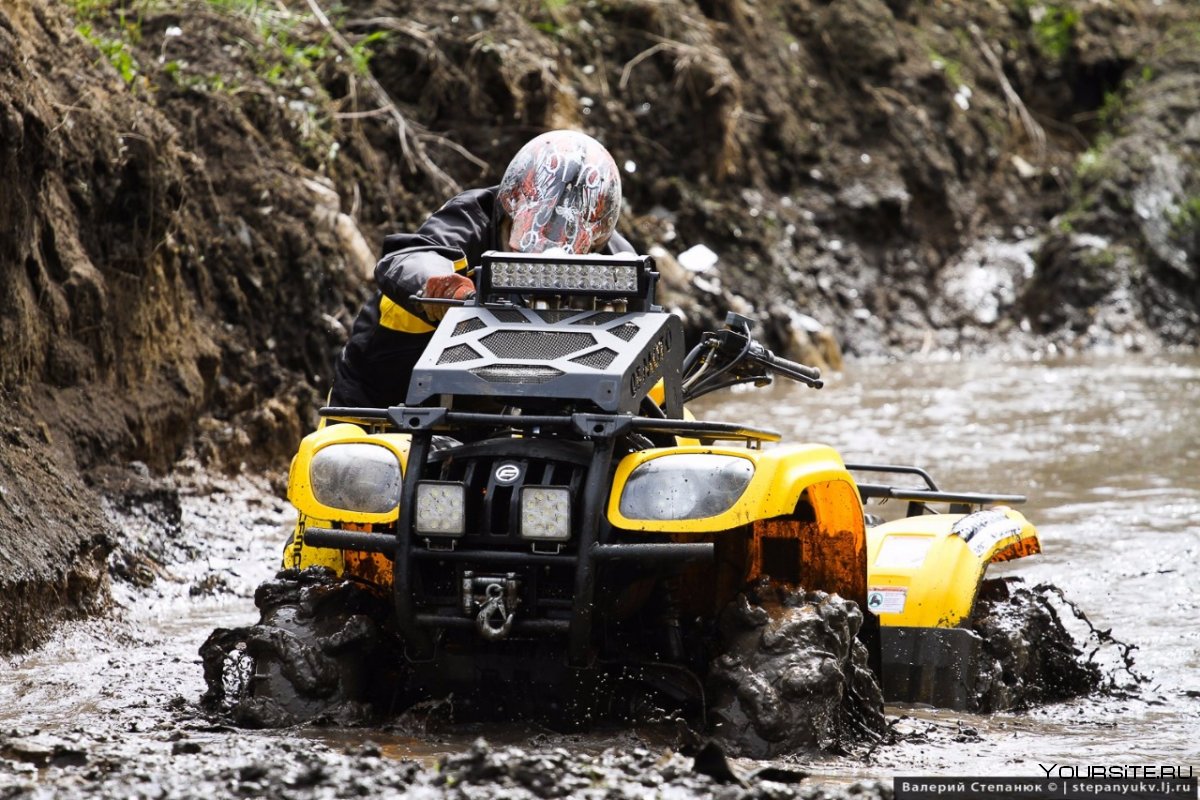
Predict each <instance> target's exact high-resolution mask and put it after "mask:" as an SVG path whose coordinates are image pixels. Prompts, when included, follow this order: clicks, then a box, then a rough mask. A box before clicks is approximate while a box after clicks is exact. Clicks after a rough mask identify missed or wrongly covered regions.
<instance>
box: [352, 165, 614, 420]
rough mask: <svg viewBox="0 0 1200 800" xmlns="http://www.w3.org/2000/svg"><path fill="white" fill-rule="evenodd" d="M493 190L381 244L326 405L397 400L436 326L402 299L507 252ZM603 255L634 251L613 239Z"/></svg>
mask: <svg viewBox="0 0 1200 800" xmlns="http://www.w3.org/2000/svg"><path fill="white" fill-rule="evenodd" d="M498 189H499V187H497V186H493V187H491V188H488V189H471V190H469V191H466V192H463V193H462V194H460V195H458V196H457V197H455V198H453V199H452V200H450V201H449V202H448V203H446V204H445V205H444V206H442V207H441V209H439V210H438V211H437V212H436V213H434V214H433V216H431V217H430V218H429V219H427V220H426V221H425V224H423V225H422V226H421V227H420V228H418V229H417V231H416V233H396V234H392V235H391V236H388V237H386V238H384V240H383V257H382V258H381V259H380V260H379V264H378V265H376V267H375V284H376V286H377V287H378V288H377V290H376V292H375V294H374V296H373V297H372V298H371V299H370V300H368V301H367V302H366V303H365V304H364V305H363V307H362V310H360V311H359V312H358V318H357V319H355V320H354V329H353V330H352V331H351V333H350V341H348V342H347V343H346V346H345V347H344V348H343V349H342V353H341V356H339V357H338V360H337V364H336V365H335V375H334V382H333V391H332V393H331V394H330V400H329V403H330V405H334V406H359V407H368V408H386V407H387V406H393V405H398V404H400V403H403V402H404V398H405V396H406V395H407V394H408V383H409V380H410V379H411V378H412V370H413V366H414V365H415V364H416V363H417V359H418V358H420V356H421V353H422V352H423V351H424V350H425V346H426V345H427V344H428V343H429V340H430V339H431V338H432V336H433V329H434V327H435V324H436V323H434V322H433V321H432V320H430V319H429V318H428V317H426V316H425V311H424V307H423V306H422V305H421V304H420V303H414V302H413V301H411V300H409V297H410V296H411V295H414V294H417V293H418V292H420V291H421V290H422V289H424V288H425V282H426V281H427V280H428V279H429V278H431V277H434V276H436V275H445V274H449V272H450V271H451V267H450V263H453V265H454V266H453V269H454V270H455V271H463V270H465V269H467V268H468V267H470V266H476V265H478V264H479V262H480V260H481V256H482V255H483V254H484V253H485V252H487V251H488V250H507V249H508V247H507V243H504V242H501V241H500V240H499V239H500V221H501V219H503V212H502V211H501V210H500V209H499V207H498V206H497V203H496V194H497V191H498ZM604 249H605V252H608V253H621V252H625V253H628V252H633V247H632V245H630V244H629V242H628V241H626V240H625V238H624V237H622V236H621V235H620V234H618V233H615V232H614V233H613V235H612V237H611V238H610V239H609V240H608V243H607V244H606V245H605V248H604Z"/></svg>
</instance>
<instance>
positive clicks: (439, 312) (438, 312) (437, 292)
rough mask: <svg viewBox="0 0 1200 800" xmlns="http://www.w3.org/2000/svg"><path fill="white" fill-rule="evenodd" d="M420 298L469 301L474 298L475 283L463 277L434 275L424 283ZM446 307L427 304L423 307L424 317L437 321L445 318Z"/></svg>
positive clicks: (457, 275)
mask: <svg viewBox="0 0 1200 800" xmlns="http://www.w3.org/2000/svg"><path fill="white" fill-rule="evenodd" d="M421 296H422V297H429V298H437V299H444V300H470V299H471V298H472V297H474V296H475V282H474V281H472V280H471V279H470V278H468V277H467V276H465V275H459V274H458V273H451V274H450V275H435V276H434V277H432V278H430V279H429V280H427V281H425V290H424V291H422V292H421ZM446 308H447V306H444V305H442V304H441V303H429V304H428V305H426V306H425V316H427V317H429V318H430V319H432V320H439V319H441V318H442V317H444V316H446Z"/></svg>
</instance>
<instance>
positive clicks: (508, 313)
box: [491, 308, 529, 325]
mask: <svg viewBox="0 0 1200 800" xmlns="http://www.w3.org/2000/svg"><path fill="white" fill-rule="evenodd" d="M491 312H492V316H493V317H495V318H496V320H497V321H499V322H502V323H504V324H505V325H512V324H513V323H521V322H524V323H526V324H528V323H529V320H527V319H525V315H524V314H522V313H521V312H520V311H518V310H517V309H515V308H493V309H491Z"/></svg>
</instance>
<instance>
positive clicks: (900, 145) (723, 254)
mask: <svg viewBox="0 0 1200 800" xmlns="http://www.w3.org/2000/svg"><path fill="white" fill-rule="evenodd" d="M321 7H322V6H321V4H320V3H309V2H300V1H299V0H297V1H296V2H291V3H279V4H272V5H264V4H257V3H249V2H247V3H240V2H234V3H215V2H204V1H203V0H190V1H186V0H185V1H184V2H166V0H139V1H138V2H117V0H112V2H108V1H107V0H101V1H100V2H88V3H49V2H46V0H21V2H17V3H10V4H7V5H6V6H5V8H4V9H3V10H0V142H3V143H4V147H3V148H0V343H2V345H3V346H2V347H0V385H2V386H3V388H4V399H3V404H4V415H5V416H4V420H5V423H6V430H12V431H19V432H18V433H14V434H13V435H12V436H16V437H17V439H19V441H17V440H14V439H13V438H12V436H9V437H0V462H3V463H4V464H5V470H6V472H5V473H4V476H5V477H4V478H3V480H4V484H3V485H4V489H5V492H6V493H8V496H11V497H15V498H18V503H17V509H18V510H15V511H14V510H13V509H12V508H10V507H7V506H4V507H0V546H5V547H7V549H8V551H9V552H15V553H18V554H19V555H18V556H17V558H15V559H14V560H10V561H7V562H5V564H4V565H3V566H0V597H2V598H12V597H21V598H25V599H24V600H23V601H22V602H23V603H24V604H25V606H24V609H25V610H17V609H14V610H13V613H11V614H9V613H0V618H2V619H5V623H4V625H5V627H4V629H3V630H2V631H0V647H14V646H25V645H28V644H29V643H32V642H33V641H35V640H36V639H37V631H38V628H37V627H36V626H34V627H30V625H29V624H28V623H27V622H17V620H33V619H34V618H40V617H45V616H48V615H53V614H55V613H59V612H58V611H56V610H55V609H63V608H66V609H72V610H70V611H69V612H67V613H78V612H80V611H82V610H84V609H87V608H89V607H90V606H91V604H93V603H95V602H97V601H95V600H94V599H92V598H94V597H96V596H97V595H96V592H95V591H94V590H95V589H96V588H98V587H100V586H102V584H103V576H102V574H100V573H99V572H97V569H96V567H97V565H99V564H100V563H102V561H103V559H104V557H105V556H104V554H105V551H106V548H107V547H108V544H106V542H111V541H114V540H116V541H119V536H114V535H113V533H112V531H110V530H109V529H108V528H107V526H106V524H105V523H104V521H103V520H102V519H101V518H99V516H98V515H97V514H96V511H95V508H96V506H97V500H96V496H95V492H94V488H93V487H91V486H89V485H87V484H88V481H87V480H85V479H84V478H83V477H80V476H88V475H91V474H92V473H93V472H94V471H95V470H96V469H97V468H98V467H99V466H102V465H114V464H115V465H127V464H128V463H130V462H132V461H139V462H142V463H144V464H146V465H148V467H149V468H150V470H151V471H153V472H156V473H161V472H162V471H165V470H167V469H169V468H170V465H171V464H173V463H174V462H175V461H176V460H177V459H178V458H179V457H180V456H181V455H183V454H185V453H187V452H189V451H190V452H191V453H193V454H195V455H196V456H197V457H198V458H200V459H201V460H202V461H204V462H206V463H208V464H211V465H215V466H219V465H223V466H225V467H228V468H231V469H237V468H238V467H239V466H240V465H242V464H243V463H244V464H246V465H247V466H248V467H249V468H256V467H263V466H268V465H269V466H272V467H277V466H278V465H280V464H281V463H282V462H283V459H285V458H286V456H287V454H288V453H290V452H291V450H292V448H293V447H294V445H295V443H296V441H297V440H298V438H299V437H300V435H301V434H302V433H303V432H304V431H306V430H307V429H309V428H310V427H311V426H312V424H313V409H314V408H315V407H316V405H317V403H318V398H319V397H321V396H323V395H324V393H325V392H326V391H327V389H328V380H329V375H330V369H329V365H330V362H331V358H332V355H333V354H334V353H335V352H336V351H337V349H338V347H339V346H340V345H341V343H342V341H343V340H344V338H345V333H346V328H347V326H348V325H349V323H350V321H351V319H352V316H353V313H354V311H355V310H356V308H357V305H358V303H359V301H360V299H361V297H362V295H363V292H364V291H365V290H366V282H365V277H364V276H365V274H366V273H367V271H368V270H369V269H370V266H371V263H372V261H373V259H374V255H375V251H376V249H377V245H378V242H379V241H380V238H381V236H382V234H383V233H384V232H386V231H390V230H395V229H399V228H406V227H411V226H413V225H415V224H417V223H418V222H419V221H420V220H421V219H422V217H423V216H424V215H425V214H427V213H428V212H429V211H431V210H433V209H434V208H436V207H437V206H438V205H440V203H441V202H442V201H443V200H444V199H445V197H446V196H447V195H448V194H449V193H450V192H452V191H453V190H454V188H455V187H457V186H463V185H470V184H475V183H483V182H491V181H494V180H496V178H497V176H498V173H499V170H500V169H501V168H502V166H503V164H504V163H505V162H506V160H507V158H508V157H509V155H510V154H511V153H513V152H514V151H515V150H516V149H517V147H518V145H519V144H520V143H522V142H523V141H525V140H526V139H528V138H529V137H530V136H531V135H532V134H534V133H536V132H539V131H541V130H543V129H545V128H547V127H553V126H568V125H569V126H577V127H581V128H583V129H585V130H587V131H589V132H592V133H594V134H596V135H597V136H599V137H600V138H601V139H603V140H604V141H605V142H606V143H607V144H608V145H609V146H610V148H611V149H612V151H613V153H614V155H615V156H616V157H617V160H618V163H620V164H621V165H622V166H623V168H624V169H625V170H626V173H627V181H626V188H627V191H626V194H627V198H628V207H627V209H626V215H625V217H624V220H623V222H622V225H623V227H624V228H625V229H626V230H628V231H629V232H630V234H631V236H632V238H633V240H634V241H635V243H636V244H637V245H638V246H639V247H640V248H642V249H645V250H652V251H653V252H655V253H656V254H659V255H660V256H661V261H662V264H663V269H664V272H665V273H666V280H665V284H666V286H667V287H668V289H669V290H670V295H669V301H670V303H671V304H672V305H675V306H678V307H679V308H681V309H683V310H684V312H685V314H686V315H687V316H688V318H689V320H690V321H691V323H692V325H693V327H697V326H703V325H711V324H713V323H714V322H715V321H717V319H718V318H719V316H720V313H721V310H722V309H724V308H726V307H732V308H734V309H737V310H741V311H748V312H752V313H754V314H756V315H757V316H758V317H759V318H760V319H761V320H762V321H763V323H764V324H765V325H766V327H767V329H768V335H767V339H768V341H769V343H770V344H771V345H772V346H773V347H775V348H776V349H778V350H781V351H782V352H784V353H787V354H789V355H791V356H792V357H796V358H800V359H802V360H808V361H813V362H819V361H821V360H828V361H831V362H836V358H837V351H838V349H839V348H840V350H842V351H845V352H847V353H849V354H851V355H881V354H889V353H901V352H911V351H913V350H926V351H929V350H939V349H943V350H955V351H963V350H966V351H971V350H981V349H996V348H1006V349H1013V348H1018V349H1023V350H1029V349H1037V348H1044V347H1047V346H1049V345H1050V344H1053V345H1055V346H1056V347H1062V346H1068V347H1076V346H1083V347H1086V346H1091V345H1095V344H1100V345H1114V346H1118V347H1127V348H1154V347H1158V346H1161V345H1164V344H1166V345H1171V344H1196V343H1197V336H1198V335H1200V334H1198V331H1200V310H1198V309H1200V295H1198V294H1197V286H1198V281H1197V273H1196V267H1195V264H1196V254H1197V245H1196V241H1197V240H1196V235H1197V234H1196V231H1197V230H1198V229H1200V213H1196V211H1197V210H1196V208H1195V206H1196V197H1197V195H1198V193H1200V182H1198V178H1197V170H1196V162H1195V158H1194V156H1193V155H1191V152H1192V149H1194V144H1195V140H1196V137H1197V130H1198V128H1197V123H1196V119H1197V116H1196V108H1197V107H1198V106H1200V102H1198V101H1197V97H1196V95H1197V91H1196V85H1195V74H1194V73H1195V70H1194V66H1195V64H1194V59H1195V57H1194V52H1195V48H1194V47H1192V46H1190V44H1189V43H1191V44H1194V42H1195V35H1196V30H1197V25H1198V24H1200V21H1198V16H1200V12H1198V11H1197V10H1196V9H1195V7H1194V4H1191V3H1185V2H1164V3H1159V2H1156V1H1155V0H1114V2H1108V3H1103V4H1101V3H1094V2H1088V1H1087V0H1055V2H1034V0H1013V2H1011V3H1009V2H991V3H986V4H965V5H964V4H956V3H937V4H927V3H923V2H908V1H907V0H889V2H883V0H831V1H830V2H817V1H816V0H803V1H802V2H791V3H775V2H759V3H754V4H751V3H747V2H742V1H741V0H697V1H696V2H692V1H691V0H618V1H616V2H597V3H559V2H555V3H541V2H522V3H499V2H496V0H472V2H465V3H464V2H441V1H440V0H439V1H437V2H405V1H404V0H394V1H392V2H351V3H347V4H344V5H343V6H340V7H339V10H338V13H337V14H335V15H333V16H332V17H331V16H327V15H326V14H325V13H323V12H321V13H318V12H319V10H320V9H321ZM697 245H705V246H707V247H709V248H711V249H712V251H714V253H715V254H716V256H717V257H718V260H717V261H716V262H715V264H714V265H712V266H710V267H705V268H698V269H696V270H695V271H693V270H691V269H688V268H687V265H688V264H689V263H692V262H690V261H689V259H687V258H684V259H683V260H682V264H683V266H681V265H680V263H679V262H677V261H676V257H677V256H680V255H681V254H683V253H684V252H685V251H687V250H689V249H690V248H692V247H694V246H697ZM768 298H769V299H768ZM25 464H28V465H29V468H25V467H23V465H25ZM51 465H53V466H51ZM45 470H52V471H53V474H51V473H47V472H45ZM56 476H61V479H59V477H56ZM0 505H3V504H0ZM34 542H36V544H33V543H34ZM88 576H91V577H88ZM72 586H73V587H75V589H61V588H56V587H72ZM5 602H9V601H5ZM4 610H5V609H0V611H4Z"/></svg>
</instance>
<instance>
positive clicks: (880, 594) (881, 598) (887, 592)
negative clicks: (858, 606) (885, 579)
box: [867, 586, 908, 614]
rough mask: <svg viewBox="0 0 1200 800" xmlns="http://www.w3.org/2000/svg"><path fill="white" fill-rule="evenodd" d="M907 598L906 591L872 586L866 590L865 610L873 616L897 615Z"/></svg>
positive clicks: (902, 609) (902, 608)
mask: <svg viewBox="0 0 1200 800" xmlns="http://www.w3.org/2000/svg"><path fill="white" fill-rule="evenodd" d="M907 598H908V589H897V588H894V587H890V586H889V587H883V586H878V587H876V586H872V587H871V588H870V589H868V590H867V609H868V610H869V611H871V612H873V613H875V614H899V613H901V612H902V611H904V601H905V600H906V599H907Z"/></svg>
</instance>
